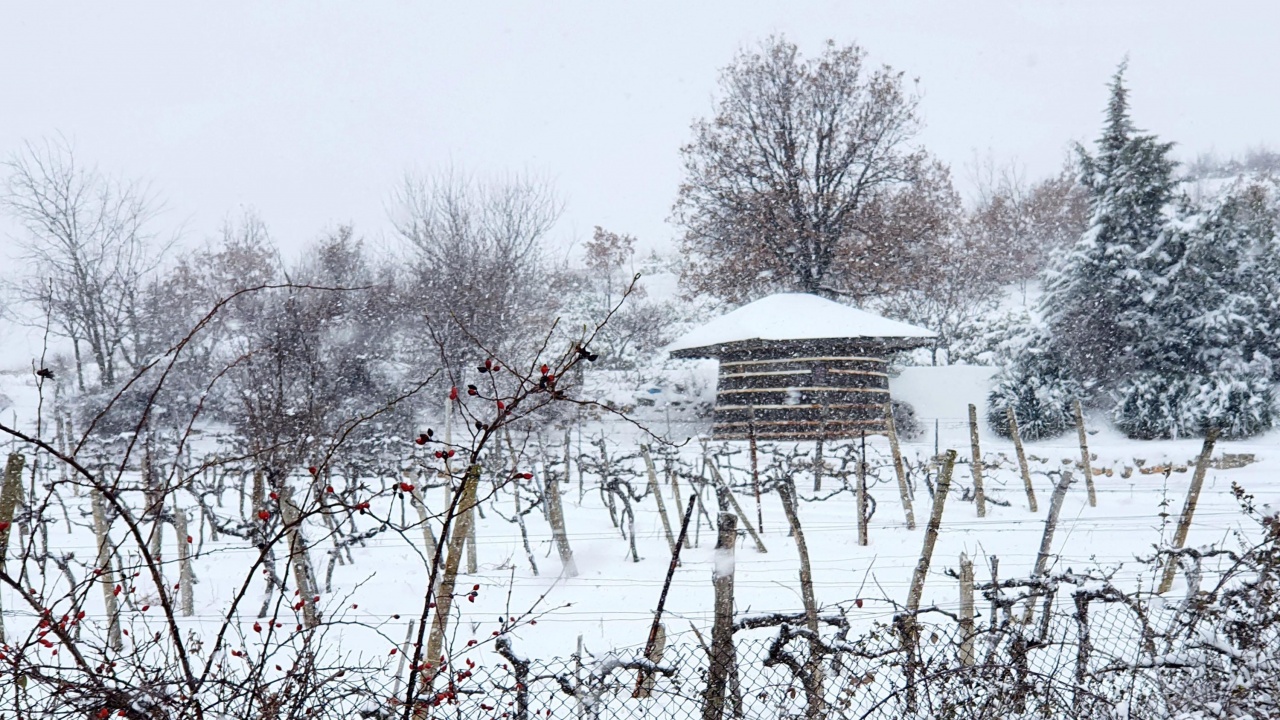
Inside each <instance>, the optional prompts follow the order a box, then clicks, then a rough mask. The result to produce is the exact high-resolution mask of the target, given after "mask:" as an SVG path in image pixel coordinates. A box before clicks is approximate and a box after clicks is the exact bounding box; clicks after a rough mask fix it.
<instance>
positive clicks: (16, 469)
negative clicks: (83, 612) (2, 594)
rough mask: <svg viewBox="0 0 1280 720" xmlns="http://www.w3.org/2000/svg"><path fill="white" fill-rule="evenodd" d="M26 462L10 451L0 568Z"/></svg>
mask: <svg viewBox="0 0 1280 720" xmlns="http://www.w3.org/2000/svg"><path fill="white" fill-rule="evenodd" d="M26 463H27V459H26V457H25V456H23V455H22V453H16V452H15V453H10V454H9V460H8V462H7V463H6V464H5V468H4V481H3V485H0V570H4V569H5V556H6V555H7V554H8V552H9V529H10V528H11V527H13V515H14V513H15V512H17V509H18V503H19V502H21V500H22V468H23V466H25V465H26ZM19 574H21V573H19ZM5 641H6V638H5V633H4V609H3V607H0V643H3V642H5Z"/></svg>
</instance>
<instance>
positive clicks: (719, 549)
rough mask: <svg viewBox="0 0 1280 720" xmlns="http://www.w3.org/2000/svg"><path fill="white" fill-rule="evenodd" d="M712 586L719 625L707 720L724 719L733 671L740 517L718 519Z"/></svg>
mask: <svg viewBox="0 0 1280 720" xmlns="http://www.w3.org/2000/svg"><path fill="white" fill-rule="evenodd" d="M718 524H719V526H720V527H719V535H718V537H717V539H716V551H715V562H714V563H713V569H712V574H711V578H712V584H713V585H714V587H715V622H714V624H713V625H712V626H711V657H710V661H711V667H710V669H709V670H708V671H707V687H706V690H705V692H704V695H703V698H704V702H703V705H702V718H703V720H720V718H722V717H723V715H724V698H725V687H726V685H727V684H728V679H729V673H730V670H731V669H732V668H733V663H734V657H733V655H734V653H733V575H734V556H733V555H734V546H735V545H737V542H738V527H737V525H738V518H737V516H735V515H734V514H733V513H729V512H722V513H720V514H719V517H718Z"/></svg>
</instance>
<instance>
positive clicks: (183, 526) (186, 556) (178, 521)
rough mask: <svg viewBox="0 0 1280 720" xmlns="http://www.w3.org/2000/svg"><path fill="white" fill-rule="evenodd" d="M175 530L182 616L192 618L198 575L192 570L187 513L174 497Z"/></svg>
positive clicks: (176, 497)
mask: <svg viewBox="0 0 1280 720" xmlns="http://www.w3.org/2000/svg"><path fill="white" fill-rule="evenodd" d="M173 529H174V531H175V533H176V534H177V536H178V582H179V583H180V585H179V587H178V596H179V598H180V601H181V605H182V614H183V615H184V616H186V617H191V616H192V615H194V614H195V612H196V610H195V587H194V585H195V583H196V575H195V572H194V571H193V570H192V568H191V541H192V540H194V539H195V538H192V537H191V536H190V535H188V534H187V511H186V510H183V509H182V507H181V506H179V505H178V496H177V494H174V497H173Z"/></svg>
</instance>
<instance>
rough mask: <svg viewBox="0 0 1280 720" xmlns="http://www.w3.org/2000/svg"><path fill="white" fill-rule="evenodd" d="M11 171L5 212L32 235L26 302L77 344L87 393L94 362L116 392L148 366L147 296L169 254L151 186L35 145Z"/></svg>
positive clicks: (58, 148) (12, 161) (21, 287)
mask: <svg viewBox="0 0 1280 720" xmlns="http://www.w3.org/2000/svg"><path fill="white" fill-rule="evenodd" d="M4 169H5V170H6V171H7V172H6V175H7V177H6V178H5V183H4V185H3V188H2V189H0V205H2V206H3V208H4V209H5V210H6V211H7V212H8V213H9V214H10V215H11V216H12V217H13V218H14V220H16V221H17V224H18V225H19V227H21V228H22V231H23V235H22V238H21V241H20V244H21V248H22V252H23V255H24V259H25V260H26V261H27V262H28V263H29V264H30V270H29V272H27V273H25V274H24V275H23V276H22V278H21V279H20V280H19V281H18V282H17V290H18V294H19V297H21V298H22V299H23V300H25V301H27V302H29V303H32V304H34V305H35V306H36V307H37V308H39V310H40V312H41V313H42V314H43V315H44V316H45V319H47V321H48V325H49V327H50V329H51V330H53V331H54V332H55V333H57V334H59V335H62V336H64V337H66V338H68V339H70V340H71V342H72V347H73V350H74V352H75V359H76V369H77V373H78V376H79V384H80V387H81V389H84V387H85V380H84V370H83V366H84V362H83V361H82V357H83V356H82V353H85V352H87V353H88V355H89V357H90V358H91V359H92V362H93V364H94V365H95V366H96V367H97V371H98V374H97V380H98V382H99V383H100V384H102V385H103V386H111V385H113V384H114V383H115V381H116V377H117V374H118V372H119V371H120V370H121V369H122V367H123V368H130V369H131V368H135V367H137V365H138V364H139V358H138V357H137V356H136V354H135V348H136V346H137V333H138V324H139V313H138V311H139V304H140V302H141V292H142V290H143V288H144V286H145V279H146V277H147V276H148V275H149V274H150V273H151V272H152V271H153V270H154V269H155V267H156V264H157V262H158V259H159V256H160V254H161V253H160V248H158V246H157V244H156V236H155V235H154V234H153V233H152V231H151V229H150V225H151V224H152V221H153V220H154V219H155V215H156V213H157V211H158V206H157V204H156V202H155V200H154V199H153V198H152V197H151V196H150V195H149V194H148V193H147V192H146V190H145V189H144V188H142V187H141V186H139V185H137V184H135V183H130V182H126V181H122V180H119V179H116V178H112V177H110V176H108V175H105V174H103V173H102V172H100V171H99V170H97V169H96V168H94V167H86V166H82V165H80V164H79V163H78V162H77V160H76V157H75V153H74V152H73V151H72V149H71V147H70V146H69V145H67V144H66V143H64V142H55V141H46V142H43V143H39V144H36V143H28V144H27V145H26V146H25V147H24V148H23V149H22V150H21V151H20V152H18V153H16V154H15V155H13V156H12V157H10V158H9V159H8V160H7V161H5V162H4Z"/></svg>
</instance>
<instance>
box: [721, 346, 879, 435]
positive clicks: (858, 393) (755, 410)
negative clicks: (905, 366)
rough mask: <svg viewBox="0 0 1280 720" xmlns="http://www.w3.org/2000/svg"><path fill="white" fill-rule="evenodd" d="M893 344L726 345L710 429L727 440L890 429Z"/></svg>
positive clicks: (845, 433)
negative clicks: (890, 354)
mask: <svg viewBox="0 0 1280 720" xmlns="http://www.w3.org/2000/svg"><path fill="white" fill-rule="evenodd" d="M888 352H889V348H886V347H883V346H879V347H877V346H874V345H870V344H855V343H851V342H835V341H826V342H822V343H812V342H809V343H785V344H784V343H771V344H769V345H767V346H765V345H760V344H757V345H754V346H743V347H734V346H732V345H728V346H723V347H722V348H721V354H720V376H719V384H718V386H717V390H716V406H715V422H714V426H713V430H712V433H713V435H714V436H715V437H716V438H717V439H721V440H744V439H747V438H748V437H749V436H750V434H751V432H752V429H754V432H755V436H756V438H757V439H760V440H811V439H817V438H819V437H823V438H832V439H834V438H856V437H859V436H860V435H862V434H863V433H868V434H870V433H883V432H885V430H886V428H885V422H884V406H885V403H887V402H889V376H888V359H887V355H888Z"/></svg>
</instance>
